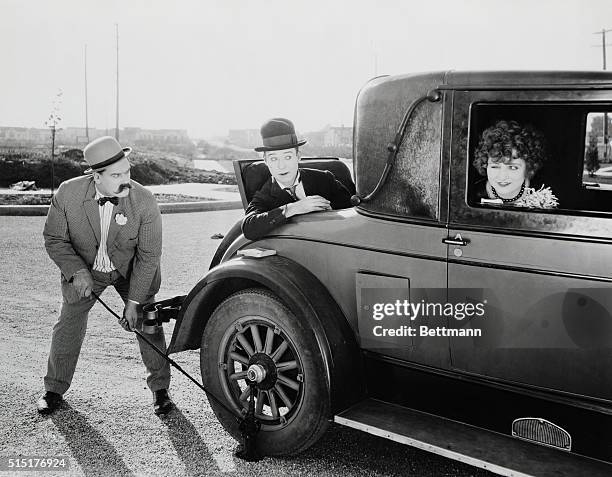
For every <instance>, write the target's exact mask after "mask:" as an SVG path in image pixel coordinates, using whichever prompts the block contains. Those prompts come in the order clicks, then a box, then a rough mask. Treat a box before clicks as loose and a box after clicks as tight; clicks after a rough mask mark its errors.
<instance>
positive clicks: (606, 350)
mask: <svg viewBox="0 0 612 477" xmlns="http://www.w3.org/2000/svg"><path fill="white" fill-rule="evenodd" d="M609 113H612V74H611V73H606V72H440V73H427V74H413V75H404V76H391V77H390V76H384V77H378V78H374V79H372V80H371V81H370V82H369V83H367V84H366V85H365V86H364V88H363V89H362V90H361V91H360V92H359V94H358V96H357V100H356V106H355V117H354V144H353V152H354V164H353V172H354V180H355V184H356V191H355V195H354V196H353V202H354V204H355V207H353V208H351V209H344V210H337V211H329V212H320V213H312V214H307V215H302V216H298V217H293V218H292V220H291V221H290V223H287V224H285V225H283V226H280V227H278V228H277V229H275V230H274V231H273V232H272V233H270V234H269V235H268V236H266V237H264V238H262V239H261V240H257V241H255V242H251V241H249V240H247V239H246V238H245V237H244V236H242V235H241V232H240V224H236V225H235V226H234V227H233V228H232V230H231V231H230V232H229V233H228V234H227V235H226V237H225V239H224V240H223V242H222V243H221V245H220V247H219V250H218V251H217V253H216V255H215V257H214V259H213V261H212V264H211V267H210V270H209V271H208V273H207V274H206V275H205V276H204V277H203V278H202V279H201V281H200V282H199V283H197V284H196V285H195V286H194V287H193V289H192V290H191V291H190V293H189V294H188V295H187V297H186V298H185V300H184V302H183V304H182V306H181V308H180V311H179V313H178V316H177V323H176V326H175V329H174V334H173V337H172V343H171V345H170V350H169V352H170V353H176V352H180V351H183V350H187V349H198V348H199V349H200V350H201V351H200V356H201V372H202V379H203V384H204V386H205V387H206V388H207V390H208V393H209V398H210V404H211V406H212V408H213V410H214V411H215V413H216V415H217V416H218V418H219V420H220V421H221V423H222V424H223V425H224V427H225V428H226V429H227V430H228V431H229V432H230V433H231V434H232V435H234V436H236V437H237V438H239V437H240V430H239V425H240V424H239V423H240V419H241V418H242V417H244V416H245V415H246V414H247V411H248V409H249V404H251V403H253V405H254V415H255V417H256V419H257V420H258V421H259V422H260V424H261V429H260V431H259V433H258V434H257V436H256V445H257V448H258V449H259V450H260V451H261V452H263V453H264V454H267V455H290V454H295V453H299V452H300V451H303V450H304V449H306V448H308V447H309V446H311V445H312V444H313V443H315V442H316V441H317V439H319V438H320V437H321V435H322V434H323V433H324V432H325V430H326V428H327V427H328V424H329V423H330V421H335V422H336V423H340V424H343V425H347V426H351V427H354V428H357V429H361V430H363V431H366V432H370V433H373V434H376V435H379V436H383V437H385V438H388V439H392V440H395V441H398V442H403V443H406V444H409V445H413V446H417V447H419V448H422V449H425V450H428V451H431V452H436V453H439V454H441V455H444V456H447V457H450V458H454V459H458V460H462V461H464V462H468V463H470V464H472V465H475V466H479V467H482V468H486V469H490V470H492V471H494V472H497V473H500V474H506V475H612V466H610V465H609V463H610V462H611V461H612V435H611V434H608V431H610V430H612V316H611V314H610V310H612V292H611V291H612V286H611V285H612V283H611V282H612V175H611V174H612V173H610V174H608V173H607V172H606V164H605V162H604V161H609V160H610V159H611V157H610V152H609V150H608V148H609V146H608V144H607V131H608V124H609V119H608V114H609ZM499 120H513V121H517V122H519V123H529V124H531V125H533V126H534V127H536V128H537V129H539V130H540V131H541V132H542V134H543V135H544V136H545V137H546V140H547V144H548V156H549V161H548V162H547V163H546V164H545V166H544V167H543V168H542V169H541V171H539V172H538V174H539V175H540V177H541V180H542V182H543V183H544V184H546V186H548V187H550V188H551V190H552V191H553V192H554V194H555V195H556V197H557V199H558V205H557V207H554V208H540V207H537V206H529V207H525V206H523V207H518V206H514V205H511V204H510V205H508V204H506V203H495V201H491V202H479V201H477V200H475V199H474V198H473V197H474V195H473V191H472V188H473V187H475V185H474V184H475V183H476V182H477V181H478V179H480V176H479V174H478V172H477V171H476V169H475V167H474V165H473V156H474V151H475V149H476V147H477V144H478V141H479V138H480V135H481V134H482V132H483V131H484V130H485V129H486V128H487V127H489V126H490V125H491V124H493V123H495V122H496V121H499ZM593 138H595V139H593ZM590 144H591V145H593V144H594V145H595V146H594V147H596V150H597V153H596V154H595V155H596V156H598V159H599V161H600V166H601V168H600V169H599V171H601V173H599V174H598V173H597V172H595V173H594V174H593V173H592V171H591V174H589V173H587V172H586V165H585V160H586V159H585V158H586V157H587V151H588V150H589V145H590ZM591 151H593V148H592V147H591ZM591 154H593V153H592V152H591ZM303 166H305V167H317V168H326V169H329V170H332V171H334V172H335V173H336V175H337V177H338V178H339V180H341V181H343V182H345V184H347V186H349V187H350V186H351V185H352V183H351V179H350V173H349V170H348V169H347V167H346V165H345V163H344V162H342V161H339V160H337V159H329V158H328V159H314V160H306V161H303ZM591 169H592V168H591ZM236 171H237V176H238V179H239V181H238V182H239V185H240V190H241V194H242V198H243V201H244V203H245V204H246V203H248V200H249V199H250V197H252V195H253V193H254V191H255V190H257V187H258V186H259V185H261V183H262V181H263V180H265V175H266V173H267V169H266V167H265V164H263V163H262V162H261V161H259V162H257V161H238V162H237V164H236ZM261 249H264V250H263V253H262V251H261ZM268 254H271V255H268ZM408 301H409V302H410V303H421V304H422V305H425V304H427V303H429V302H434V301H438V302H439V304H440V305H444V306H447V305H448V304H451V305H453V306H456V305H457V303H460V302H462V303H463V304H464V305H465V306H466V307H467V306H470V305H471V308H472V309H477V307H478V306H481V307H484V312H485V313H484V316H473V317H472V318H471V319H461V318H458V317H457V316H456V314H450V315H445V316H437V317H432V316H429V317H427V316H420V317H419V319H417V320H413V318H409V317H408V315H407V314H406V310H405V309H403V308H402V307H401V305H402V304H404V303H407V302H408ZM442 302H444V303H442ZM376 305H381V306H378V308H376ZM402 309H403V311H404V313H402ZM376 310H378V311H379V312H380V311H381V310H382V312H383V313H382V315H381V314H380V313H379V316H376V313H375V312H376ZM454 310H455V311H456V310H457V308H454ZM434 318H435V319H434ZM436 320H437V321H436ZM434 325H435V326H434ZM422 327H424V328H422ZM408 328H412V329H413V332H410V331H409V330H408Z"/></svg>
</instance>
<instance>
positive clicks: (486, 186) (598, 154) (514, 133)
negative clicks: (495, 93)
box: [466, 103, 612, 216]
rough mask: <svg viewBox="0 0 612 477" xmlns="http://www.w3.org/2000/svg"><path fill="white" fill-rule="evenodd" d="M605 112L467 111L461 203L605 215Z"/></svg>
mask: <svg viewBox="0 0 612 477" xmlns="http://www.w3.org/2000/svg"><path fill="white" fill-rule="evenodd" d="M610 130H612V105H608V106H606V105H601V104H597V103H592V104H585V103H565V104H564V103H549V104H545V103H523V104H507V103H504V104H487V103H482V104H474V105H473V107H472V111H471V115H470V126H469V146H468V150H469V158H468V161H467V164H466V166H467V167H468V171H467V181H468V183H467V194H466V195H467V197H466V199H467V203H468V205H469V206H471V207H484V208H496V209H500V208H502V209H512V210H516V211H518V212H526V213H527V212H533V211H534V210H537V211H539V212H545V213H551V214H568V213H569V214H580V215H591V214H594V215H605V216H612V215H610V214H612V154H611V148H610V143H609V140H608V138H609V132H610Z"/></svg>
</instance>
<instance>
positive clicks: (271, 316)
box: [200, 288, 331, 456]
mask: <svg viewBox="0 0 612 477" xmlns="http://www.w3.org/2000/svg"><path fill="white" fill-rule="evenodd" d="M323 338H324V337H317V336H316V332H315V331H313V329H312V328H311V327H309V326H308V323H306V322H300V321H298V320H297V318H296V317H295V315H294V314H293V313H292V312H291V311H290V310H289V309H288V308H287V307H286V306H285V305H284V304H283V303H282V302H281V301H280V300H279V299H278V298H277V297H276V296H275V295H274V294H272V293H270V292H268V291H267V290H264V289H260V288H251V289H247V290H242V291H239V292H237V293H234V294H233V295H231V296H230V297H228V298H227V299H226V300H224V301H223V302H222V303H221V304H220V305H219V306H218V307H217V308H216V309H215V311H214V312H213V314H212V316H211V317H210V320H209V321H208V323H207V324H206V327H205V329H204V334H203V336H202V347H201V352H200V367H201V371H202V380H203V383H204V386H205V387H206V388H207V389H208V390H209V393H208V394H209V402H210V405H211V407H212V409H213V411H214V412H215V414H216V416H217V418H218V419H219V421H220V422H221V424H222V425H223V427H224V428H225V429H226V430H227V431H228V432H229V433H230V434H232V436H234V438H236V439H240V438H241V436H240V431H239V429H238V427H239V424H238V419H236V417H238V418H242V417H244V416H245V415H246V412H247V410H248V402H249V399H250V394H251V393H250V388H249V386H248V384H247V381H246V371H247V369H248V368H249V366H253V365H255V366H256V367H257V368H258V369H259V370H264V371H265V372H264V376H265V377H264V378H263V379H261V381H260V382H258V384H257V391H256V395H255V417H256V418H257V419H259V420H260V422H261V430H260V432H259V433H258V434H257V437H256V439H255V441H256V446H257V450H258V451H259V452H260V453H261V454H265V455H273V456H283V455H293V454H297V453H300V452H302V451H304V450H305V449H307V448H308V447H310V446H311V445H313V444H314V443H315V442H316V441H317V440H318V439H319V438H320V437H321V435H322V434H323V433H324V432H325V430H326V429H327V426H328V425H329V417H330V414H331V410H330V408H331V406H330V390H329V382H328V379H327V374H326V363H324V362H323V359H324V358H323V357H322V356H323V354H322V353H321V351H320V350H319V345H318V342H322V341H324V339H323ZM210 393H212V394H213V395H214V397H216V398H217V399H220V400H221V401H222V402H224V403H225V405H227V407H228V408H230V409H232V413H230V412H229V411H228V410H227V409H225V408H224V407H223V406H222V405H221V404H219V403H218V402H217V401H216V400H215V399H214V397H211V396H210Z"/></svg>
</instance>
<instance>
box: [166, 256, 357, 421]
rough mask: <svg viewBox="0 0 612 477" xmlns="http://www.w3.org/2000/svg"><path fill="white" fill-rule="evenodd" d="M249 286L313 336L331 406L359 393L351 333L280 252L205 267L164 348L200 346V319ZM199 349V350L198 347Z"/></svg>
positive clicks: (334, 307) (304, 273)
mask: <svg viewBox="0 0 612 477" xmlns="http://www.w3.org/2000/svg"><path fill="white" fill-rule="evenodd" d="M251 287H262V288H266V289H268V290H270V291H271V292H272V293H274V294H275V295H276V296H278V298H279V299H280V300H281V301H283V302H284V303H285V305H287V306H288V307H289V309H290V310H291V311H292V312H293V313H294V314H295V316H296V318H297V319H299V320H304V321H306V322H308V324H309V326H310V328H311V329H312V330H313V332H314V333H315V335H316V337H317V343H318V347H319V349H318V350H315V351H318V352H319V353H320V354H321V356H322V358H323V362H324V365H325V368H326V378H327V382H328V386H329V387H330V395H331V396H332V410H334V411H336V410H338V409H340V408H342V407H343V406H346V405H348V404H349V401H350V403H352V402H355V401H356V400H357V399H358V398H359V397H360V396H361V395H362V390H363V386H362V384H361V383H362V380H361V379H360V377H361V376H362V368H361V359H360V353H359V348H358V346H357V342H356V340H355V336H354V334H353V332H352V329H351V328H350V326H349V324H348V321H347V320H346V317H345V316H344V315H343V313H342V310H341V309H340V307H339V306H338V304H337V303H336V302H335V301H334V299H333V298H332V296H331V295H330V293H329V292H328V291H327V289H326V288H325V287H324V286H323V285H322V284H321V282H320V281H319V280H318V279H317V278H316V277H315V276H314V275H313V274H312V273H310V272H309V271H308V270H307V269H305V268H304V267H303V266H301V265H300V264H299V263H297V262H295V261H293V260H290V259H288V258H285V257H281V256H277V255H275V256H269V257H264V258H247V257H237V258H233V259H231V260H228V261H226V262H224V263H222V264H220V265H219V266H217V267H215V268H213V269H212V270H210V271H209V272H208V273H207V274H206V275H205V276H204V278H202V280H200V282H198V284H197V285H196V286H195V287H194V288H193V289H192V290H191V292H190V293H189V294H188V295H187V297H186V298H185V301H184V302H183V305H182V307H181V310H180V312H179V314H178V316H177V323H176V326H175V328H174V333H173V336H172V341H171V343H170V346H169V351H168V353H176V352H180V351H184V350H188V349H198V348H200V341H201V338H202V333H203V330H204V327H205V326H206V323H207V321H208V319H209V317H210V316H211V314H212V312H213V311H214V310H215V308H216V307H217V306H218V305H219V304H220V303H221V302H222V301H223V300H224V299H225V298H227V297H228V296H229V295H231V294H232V293H234V292H236V291H238V290H241V289H244V288H251ZM204 352H205V350H204Z"/></svg>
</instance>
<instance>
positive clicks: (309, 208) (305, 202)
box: [285, 195, 331, 218]
mask: <svg viewBox="0 0 612 477" xmlns="http://www.w3.org/2000/svg"><path fill="white" fill-rule="evenodd" d="M322 210H331V204H330V203H329V200H327V199H326V198H324V197H321V196H320V195H309V196H308V197H305V198H303V199H300V200H298V201H297V202H291V203H289V204H287V211H286V213H285V217H287V218H289V217H291V216H293V215H300V214H308V213H310V212H319V211H322Z"/></svg>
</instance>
